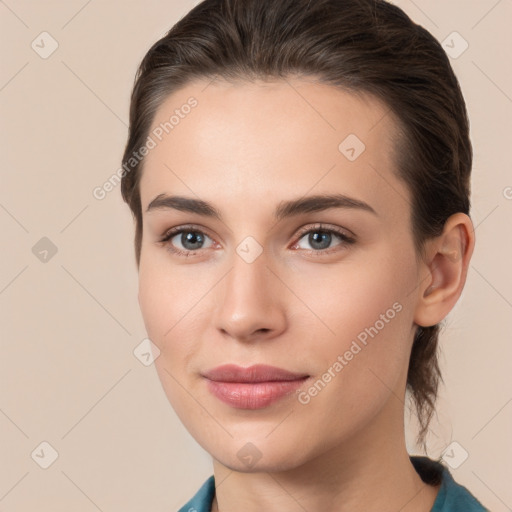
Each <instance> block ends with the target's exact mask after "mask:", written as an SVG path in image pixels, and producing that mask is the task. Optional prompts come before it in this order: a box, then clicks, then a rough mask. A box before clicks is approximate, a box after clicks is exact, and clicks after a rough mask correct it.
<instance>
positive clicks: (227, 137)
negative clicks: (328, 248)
mask: <svg viewBox="0 0 512 512" xmlns="http://www.w3.org/2000/svg"><path fill="white" fill-rule="evenodd" d="M191 105H193V106H191ZM149 135H150V136H151V137H152V138H153V139H154V143H155V147H154V148H153V149H151V151H150V152H149V154H148V155H147V156H146V158H145V163H144V171H143V176H142V179H141V198H142V206H143V210H144V209H145V206H147V204H148V203H149V202H150V201H151V199H152V198H153V197H154V196H156V195H158V194H160V193H163V192H165V193H168V194H171V193H173V194H174V193H179V194H184V195H197V196H200V197H202V198H206V197H208V198H209V199H213V198H212V192H213V191H215V196H216V197H218V198H219V201H220V202H221V203H222V202H225V203H226V204H229V202H230V201H231V202H233V201H236V197H239V196H241V195H242V196H244V195H245V198H246V199H247V200H249V199H250V198H252V199H256V200H258V199H257V198H261V199H262V200H263V199H264V200H265V201H266V202H269V203H274V204H275V203H277V202H278V201H279V200H281V199H283V195H287V196H290V197H295V196H301V195H304V194H306V193H307V192H308V191H311V190H312V189H313V188H314V189H315V190H314V192H315V193H321V192H333V191H339V192H341V193H345V194H352V195H354V196H356V197H357V196H359V197H360V198H361V199H362V200H365V201H367V202H370V201H373V202H374V203H375V202H376V203H377V204H378V205H379V204H380V205H381V206H382V208H384V207H385V206H386V205H385V203H386V201H387V202H394V203H397V198H398V197H401V199H402V201H401V202H402V203H403V200H404V198H407V195H408V191H407V189H406V187H405V184H404V183H402V182H401V181H399V180H398V179H397V177H396V175H395V169H396V163H395V160H396V158H395V154H394V145H395V143H394V139H395V137H396V136H397V124H396V120H395V118H394V116H393V115H392V113H391V111H390V109H389V107H387V105H385V104H384V103H382V102H381V101H379V100H378V99H376V98H375V97H373V96H370V95H368V94H361V93H358V94H355V93H352V92H348V91H345V90H341V89H339V88H335V87H333V86H329V85H326V84H321V83H318V82H314V81H312V80H304V79H298V78H295V79H294V78H287V79H286V80H275V81H266V82H264V81H257V82H236V83H228V82H225V81H218V80H216V81H213V82H212V81H206V80H201V81H196V82H192V83H190V84H188V85H187V86H185V87H183V88H182V89H180V90H178V91H177V92H175V93H173V94H172V95H170V96H169V97H168V98H167V99H166V100H165V101H164V102H163V103H162V104H161V106H160V108H159V109H158V111H157V113H156V115H155V118H154V120H153V123H152V127H151V130H150V134H149ZM219 194H220V195H219ZM363 196H364V197H363ZM406 203H407V201H406ZM259 204H263V203H261V202H260V203H259ZM398 206H400V205H398ZM402 207H403V208H406V207H407V204H405V205H402ZM377 208H378V206H377ZM403 208H402V209H403ZM402 214H403V211H402Z"/></svg>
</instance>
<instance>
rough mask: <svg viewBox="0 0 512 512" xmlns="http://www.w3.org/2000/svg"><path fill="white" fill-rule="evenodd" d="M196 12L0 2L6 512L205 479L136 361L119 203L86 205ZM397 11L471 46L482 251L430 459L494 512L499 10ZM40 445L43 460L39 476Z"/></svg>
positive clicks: (503, 275)
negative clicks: (440, 459) (143, 81)
mask: <svg viewBox="0 0 512 512" xmlns="http://www.w3.org/2000/svg"><path fill="white" fill-rule="evenodd" d="M196 3H197V2H195V1H192V0H191V1H186V0H174V1H172V0H171V1H169V0H167V1H162V0H160V1H156V0H150V1H147V0H145V1H142V0H138V1H133V0H132V1H121V0H92V1H91V0H89V1H86V0H73V1H69V0H68V1H63V0H61V1H52V2H50V1H46V2H39V1H36V0H30V1H28V0H25V1H23V0H5V1H0V34H1V38H2V40H1V44H2V46H1V48H2V65H1V70H0V108H1V111H0V119H1V134H0V140H1V141H2V164H1V188H0V229H1V234H2V236H1V244H2V249H1V254H2V264H1V265H0V314H1V354H0V358H1V359H0V365H1V366H0V376H1V382H0V383H1V385H0V448H1V452H0V460H1V462H0V510H2V511H5V512H15V511H32V510H38V511H50V510H51V511H52V512H58V511H69V510H73V511H75V512H82V511H83V512H92V511H97V510H100V511H104V512H106V511H121V510H122V511H124V512H131V511H133V512H135V511H139V512H140V511H142V510H144V511H152V512H164V511H167V512H170V511H175V510H177V509H178V508H179V507H180V506H181V505H183V504H184V503H185V502H186V501H187V500H188V499H189V498H190V497H191V496H192V495H193V494H194V493H195V492H196V490H197V489H198V487H199V486H200V485H201V484H202V482H203V481H204V480H205V479H206V478H207V477H208V476H209V475H210V474H211V473H212V469H211V461H210V458H209V456H208V454H206V453H205V452H204V451H203V450H202V449H201V448H200V447H199V446H198V445H197V444H196V443H195V441H194V440H193V439H192V438H191V436H190V435H189V434H188V433H187V432H186V431H185V429H184V428H183V427H182V426H181V424H180V422H179V420H178V419H177V417H176V415H175V414H174V412H173V410H172V408H171V406H170V405H169V403H168V401H167V398H166V397H165V395H164V393H163V391H162V389H161V387H160V383H159V381H158V379H157V376H156V372H155V371H154V368H153V366H147V367H146V366H144V365H143V364H142V363H141V362H140V361H139V359H137V358H136V357H135V356H134V353H133V351H134V349H135V348H136V347H137V346H138V345H139V344H140V343H141V341H142V340H143V339H144V338H145V335H146V333H145V331H144V326H143V323H142V319H141V316H140V313H139V309H138V303H137V273H136V267H135V260H134V255H133V249H132V235H133V227H132V220H131V215H130V213H129V210H128V207H127V206H126V205H124V203H122V201H121V196H120V190H119V187H117V188H116V189H115V190H114V191H113V192H111V193H110V194H108V195H107V197H106V198H105V199H104V200H102V201H100V200H97V199H95V198H94V197H93V195H92V191H93V189H94V188H95V187H97V186H101V185H102V184H103V183H104V182H105V180H107V179H108V178H109V177H110V176H111V175H112V174H113V173H115V171H116V170H117V169H118V168H119V163H120V158H121V155H122V151H123V149H124V144H125V141H126V135H127V120H128V107H129V94H130V91H131V86H132V83H133V78H134V73H135V70H136V66H137V65H138V63H139V61H140V59H141V58H142V57H143V55H144V54H145V52H146V51H147V50H148V49H149V47H150V46H151V44H152V43H153V42H154V41H156V40H157V39H158V38H159V37H161V36H162V35H163V34H164V33H165V32H166V31H167V30H168V29H169V28H170V27H171V26H172V25H173V24H174V23H175V22H176V21H177V20H178V19H179V18H180V17H182V16H183V15H184V14H185V13H186V12H188V10H189V9H190V8H191V7H192V6H193V5H195V4H196ZM395 3H397V4H398V5H400V6H401V7H402V8H404V9H405V11H406V12H407V13H408V14H409V15H410V16H411V17H412V18H413V19H414V20H415V21H416V22H418V23H420V24H422V25H423V26H424V27H425V28H427V29H428V30H429V31H431V32H432V33H433V35H434V36H435V37H436V38H438V39H439V40H440V41H443V40H445V39H446V38H447V36H449V35H450V34H451V33H452V32H453V31H457V32H458V33H459V34H460V35H461V36H462V37H463V38H464V39H465V40H466V41H467V42H468V44H469V47H468V48H467V50H466V51H465V52H464V53H462V54H461V55H460V56H459V57H457V58H453V59H452V63H453V66H454V68H455V71H456V73H457V75H458V77H459V80H460V82H461V84H462V88H463V92H464V94H465V97H466V100H467V105H468V109H469V113H470V118H471V132H472V140H473V144H474V154H475V162H474V175H473V210H472V217H473V220H474V222H475V225H476V226H477V227H476V238H477V247H476V251H475V254H474V257H473V260H472V264H471V268H470V271H469V276H468V282H467V286H466V289H465V291H464V294H463V297H462V299H461V301H460V303H459V304H458V305H457V306H456V308H455V310H454V311H453V313H452V314H451V315H450V317H449V319H448V320H449V321H448V323H447V329H446V331H445V333H444V336H443V339H442V366H443V373H444V377H445V382H446V387H445V388H443V389H442V390H441V397H440V400H439V407H438V418H437V421H436V422H435V423H434V424H433V433H432V435H431V436H430V443H429V446H430V448H429V455H430V456H432V457H437V456H439V455H441V454H442V453H443V452H444V451H445V450H446V448H447V447H448V446H449V445H450V444H451V443H452V442H457V443H458V445H452V446H451V447H450V448H449V450H448V452H447V454H448V455H447V456H448V457H451V458H452V460H455V462H460V461H461V460H462V459H463V458H464V456H465V452H467V453H468V458H467V459H466V460H465V461H464V462H463V463H462V464H461V465H460V466H459V467H458V468H457V469H453V470H452V473H453V475H454V477H455V478H456V480H458V481H459V482H460V483H462V484H464V485H466V486H468V487H469V488H470V490H471V491H472V492H473V493H474V494H475V495H476V496H477V497H478V498H479V499H480V500H482V502H483V503H484V504H486V505H487V506H488V507H489V508H490V509H491V510H493V511H495V512H501V511H505V510H510V509H511V507H512V489H511V487H510V481H511V471H510V460H511V459H512V450H511V447H512V441H511V439H512V436H511V435H510V434H511V426H512V384H511V380H510V356H511V354H512V349H511V343H510V342H511V326H510V319H511V316H512V315H511V312H512V279H511V272H510V267H509V264H510V261H512V243H511V229H510V226H511V222H510V219H511V216H512V172H511V169H512V167H511V160H512V159H511V156H510V142H511V140H510V136H511V133H512V130H511V124H512V123H511V119H512V99H511V98H512V74H511V66H510V57H509V56H510V50H511V47H512V45H511V43H512V37H511V30H510V22H511V21H512V2H511V1H510V0H500V1H497V0H478V1H476V0H473V1H468V0H460V1H454V0H451V1H443V0H436V1H431V0H429V1H426V0H415V1H414V2H413V1H411V0H400V1H397V2H395ZM43 31H46V32H48V33H49V34H50V35H51V37H52V38H54V39H55V40H56V41H57V43H58V48H57V50H56V51H55V52H54V53H53V54H52V55H50V56H49V57H48V58H46V59H43V58H42V57H41V56H40V53H37V52H36V51H35V50H34V49H32V47H31V44H32V42H33V41H34V40H35V44H39V47H37V46H36V48H37V49H38V51H39V52H42V51H43V48H42V46H43V43H41V37H45V38H46V39H45V43H44V47H45V49H46V51H47V50H48V49H49V48H51V46H50V44H51V41H50V39H48V37H49V36H41V37H38V36H39V34H41V32H43ZM452 40H453V39H452ZM448 41H450V39H448ZM452 46H454V48H455V50H457V49H460V48H461V46H460V41H459V42H457V41H455V42H454V43H453V44H452ZM43 237H47V238H48V239H50V240H51V242H52V243H53V244H54V246H55V247H56V249H57V252H56V254H55V255H53V256H52V254H51V252H49V253H48V255H47V261H46V262H43V261H41V260H40V259H39V258H38V257H36V255H35V254H34V252H37V251H35V250H34V252H33V249H32V248H33V247H34V246H36V244H37V243H38V242H39V241H40V239H41V238H43ZM39 243H40V244H43V245H42V246H39V245H37V246H36V248H39V251H42V250H44V249H45V247H46V246H44V243H45V242H39ZM46 243H47V242H46ZM41 247H42V248H41ZM43 256H44V253H43V254H39V257H43ZM409 437H410V436H409ZM42 442H47V443H49V444H50V445H51V446H52V447H53V449H54V450H55V451H56V452H57V453H58V458H57V459H56V460H55V461H54V462H53V464H51V465H50V466H49V467H48V468H47V469H43V468H42V467H40V464H44V463H45V462H46V463H48V462H51V450H50V448H48V447H47V446H46V445H43V446H42V447H41V446H40V444H41V443H42ZM409 446H410V449H411V451H413V452H414V450H415V449H414V446H413V445H412V443H411V441H409ZM41 450H42V451H41ZM452 450H453V451H452ZM31 454H33V455H31ZM446 460H447V459H446ZM452 464H455V463H453V462H452Z"/></svg>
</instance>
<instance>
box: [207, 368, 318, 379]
mask: <svg viewBox="0 0 512 512" xmlns="http://www.w3.org/2000/svg"><path fill="white" fill-rule="evenodd" d="M203 376H204V377H206V378H207V379H210V380H213V381H217V382H271V381H291V380H299V379H303V378H305V377H309V375H308V374H306V373H295V372H290V371H288V370H284V369H283V368H278V367H276V366H268V365H266V364H255V365H253V366H249V367H245V368H244V367H243V366H238V365H236V364H224V365H221V366H217V367H216V368H212V369H211V370H208V371H207V372H205V373H203Z"/></svg>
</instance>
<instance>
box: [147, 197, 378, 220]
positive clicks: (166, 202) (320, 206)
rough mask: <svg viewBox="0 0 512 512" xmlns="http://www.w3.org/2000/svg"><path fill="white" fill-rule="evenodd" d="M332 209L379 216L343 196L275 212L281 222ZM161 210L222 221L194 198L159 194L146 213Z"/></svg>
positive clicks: (294, 203)
mask: <svg viewBox="0 0 512 512" xmlns="http://www.w3.org/2000/svg"><path fill="white" fill-rule="evenodd" d="M330 208H344V209H358V210H362V211H367V212H370V213H373V214H374V215H378V214H377V212H376V211H375V210H374V209H373V208H372V207H371V206H370V205H369V204H368V203H365V202H364V201H361V200H359V199H355V198H353V197H349V196H346V195H343V194H326V195H323V194H322V195H314V196H306V197H300V198H298V199H292V200H287V201H281V202H280V203H279V205H278V206H277V208H276V210H275V212H274V218H275V219H276V221H280V220H282V219H284V218H288V217H293V216H295V215H300V214H303V213H312V212H320V211H323V210H328V209H330ZM161 209H173V210H179V211H182V212H188V213H195V214H198V215H203V216H205V217H211V218H215V219H218V220H222V215H221V213H220V212H219V210H217V209H216V208H215V207H214V206H213V205H212V204H211V203H208V202H207V201H203V200H201V199H195V198H192V197H184V196H169V195H167V194H159V195H158V196H156V197H155V198H154V199H153V200H152V201H151V202H150V203H149V205H148V207H147V209H146V212H151V211H153V210H161Z"/></svg>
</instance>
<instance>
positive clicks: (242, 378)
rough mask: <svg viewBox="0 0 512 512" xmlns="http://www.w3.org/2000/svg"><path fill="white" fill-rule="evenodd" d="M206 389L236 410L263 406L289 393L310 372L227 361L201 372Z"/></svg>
mask: <svg viewBox="0 0 512 512" xmlns="http://www.w3.org/2000/svg"><path fill="white" fill-rule="evenodd" d="M202 375H203V377H204V378H205V379H206V381H207V386H208V390H209V391H210V392H211V393H212V394H213V395H214V396H215V397H217V398H218V399H219V400H220V401H222V402H223V403H225V404H227V405H230V406H232V407H234V408H237V409H262V408H265V407H268V406H269V405H270V404H272V403H274V402H276V401H277V400H279V399H281V398H284V397H285V396H287V395H290V394H291V393H292V392H293V391H295V390H296V389H297V388H299V387H300V386H301V385H302V384H303V383H304V381H306V380H307V379H308V378H309V377H310V375H308V374H305V373H295V372H290V371H288V370H285V369H283V368H278V367H276V366H268V365H253V366H250V367H248V368H244V367H242V366H238V365H234V364H227V365H222V366H218V367H216V368H213V369H212V370H209V371H207V372H205V373H203V374H202Z"/></svg>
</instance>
